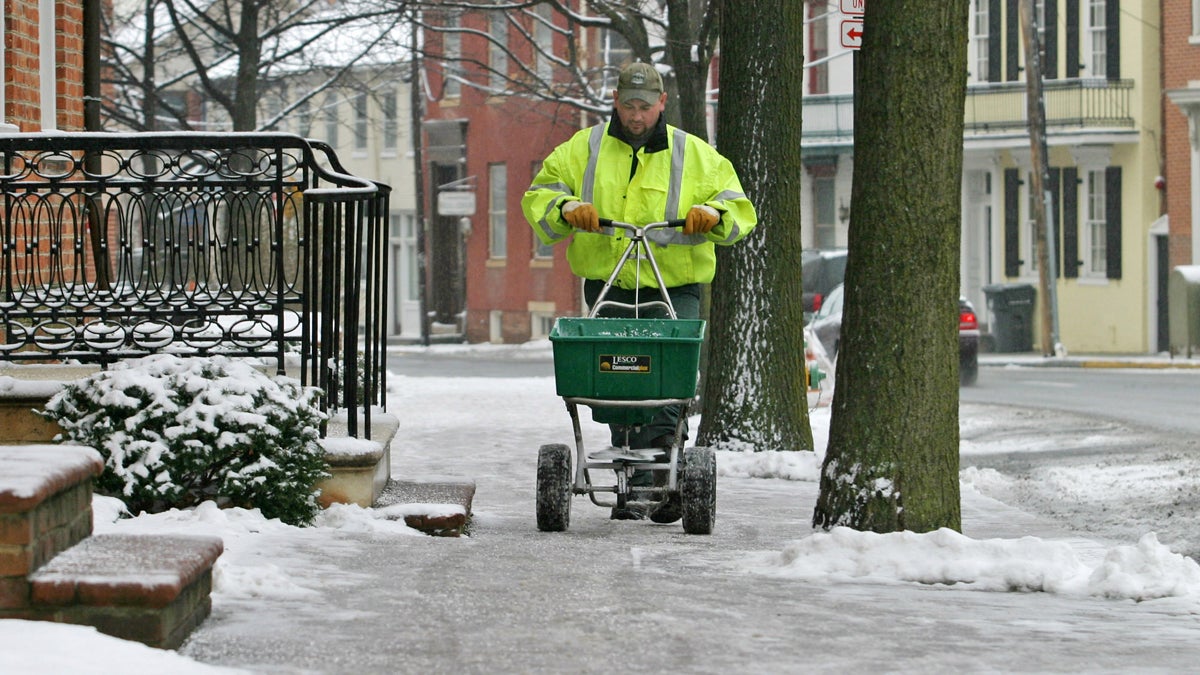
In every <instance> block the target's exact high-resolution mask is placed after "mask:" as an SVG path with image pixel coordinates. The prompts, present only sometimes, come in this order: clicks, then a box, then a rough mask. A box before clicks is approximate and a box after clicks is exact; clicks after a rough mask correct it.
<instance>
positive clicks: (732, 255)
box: [697, 0, 813, 451]
mask: <svg viewBox="0 0 1200 675" xmlns="http://www.w3.org/2000/svg"><path fill="white" fill-rule="evenodd" d="M803 18H804V4H803V3H800V2H794V1H793V0H767V1H764V2H733V1H729V2H725V3H724V5H723V15H722V17H721V26H722V30H721V107H720V109H719V112H718V118H717V137H718V141H719V147H720V149H721V151H722V153H723V154H724V155H725V156H726V157H728V158H729V159H730V160H731V161H732V162H733V164H734V167H735V168H736V169H737V171H738V175H739V177H740V178H741V181H742V187H743V188H744V189H745V191H746V194H747V195H748V196H749V197H750V199H751V201H753V202H754V204H755V207H756V208H757V210H758V217H759V223H760V224H759V227H758V230H756V231H755V233H753V234H752V235H751V236H749V237H747V238H746V239H743V240H742V241H741V242H739V243H738V244H737V245H735V246H732V247H728V248H721V249H719V250H718V261H717V276H716V279H715V280H714V281H713V285H712V312H711V317H712V318H711V321H710V322H709V334H710V336H711V337H710V344H709V347H710V349H709V357H708V371H707V372H706V374H705V380H704V398H703V419H702V422H701V426H700V431H699V434H698V436H699V438H698V441H697V442H698V444H700V445H708V446H712V447H718V448H726V449H738V450H743V449H749V450H755V451H762V450H812V447H813V444H812V430H811V429H810V428H809V424H808V406H807V403H808V401H807V391H808V388H807V382H806V378H805V373H804V338H803V327H804V314H803V307H802V303H801V290H800V247H801V239H800V206H801V205H800V176H801V171H802V170H803V167H802V166H801V163H800V134H801V129H800V123H799V122H800V100H801V94H802V93H803V86H804V85H803V82H804V78H803V76H802V75H803V65H804V64H803V60H804V55H803V53H802V50H799V49H796V48H795V45H798V44H800V43H801V36H802V31H803V25H804V24H803ZM747 26H757V27H761V26H771V30H746V27H747ZM763 92H770V95H769V96H766V97H764V96H763V94H762V93H763Z"/></svg>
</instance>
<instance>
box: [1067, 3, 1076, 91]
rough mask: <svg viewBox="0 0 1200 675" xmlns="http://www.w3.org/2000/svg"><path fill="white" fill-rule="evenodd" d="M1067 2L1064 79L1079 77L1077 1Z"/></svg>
mask: <svg viewBox="0 0 1200 675" xmlns="http://www.w3.org/2000/svg"><path fill="white" fill-rule="evenodd" d="M1066 2H1067V36H1066V37H1067V71H1066V73H1064V77H1067V78H1073V77H1079V0H1066Z"/></svg>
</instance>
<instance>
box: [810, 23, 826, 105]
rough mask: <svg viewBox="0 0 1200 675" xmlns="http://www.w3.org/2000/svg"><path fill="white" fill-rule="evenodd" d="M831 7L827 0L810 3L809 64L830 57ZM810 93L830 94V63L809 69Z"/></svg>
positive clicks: (822, 63)
mask: <svg viewBox="0 0 1200 675" xmlns="http://www.w3.org/2000/svg"><path fill="white" fill-rule="evenodd" d="M829 14H830V10H829V7H828V6H827V4H826V2H825V0H815V1H814V0H810V2H809V3H808V19H809V20H808V62H809V63H816V62H817V61H821V60H822V59H824V58H825V57H827V56H829V21H828V17H829ZM808 93H810V94H828V93H829V63H828V62H827V61H824V62H821V63H819V64H817V65H815V66H809V67H808Z"/></svg>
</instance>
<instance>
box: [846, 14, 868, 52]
mask: <svg viewBox="0 0 1200 675" xmlns="http://www.w3.org/2000/svg"><path fill="white" fill-rule="evenodd" d="M862 28H863V22H862V19H842V46H843V47H845V48H846V49H858V48H859V47H862Z"/></svg>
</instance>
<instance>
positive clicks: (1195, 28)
mask: <svg viewBox="0 0 1200 675" xmlns="http://www.w3.org/2000/svg"><path fill="white" fill-rule="evenodd" d="M1192 37H1200V0H1192Z"/></svg>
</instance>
